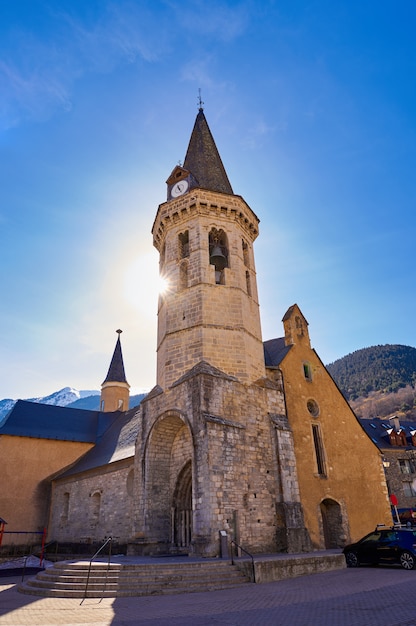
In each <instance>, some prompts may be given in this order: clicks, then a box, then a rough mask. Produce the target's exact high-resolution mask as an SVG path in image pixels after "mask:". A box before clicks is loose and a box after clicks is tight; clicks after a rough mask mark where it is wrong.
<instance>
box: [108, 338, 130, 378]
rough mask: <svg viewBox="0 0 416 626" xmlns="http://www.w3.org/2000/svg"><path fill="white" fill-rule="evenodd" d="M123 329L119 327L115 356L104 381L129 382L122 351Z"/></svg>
mask: <svg viewBox="0 0 416 626" xmlns="http://www.w3.org/2000/svg"><path fill="white" fill-rule="evenodd" d="M122 332H123V331H122V330H120V329H118V330H116V333H118V337H117V343H116V347H115V348H114V354H113V358H112V359H111V363H110V367H109V368H108V373H107V377H106V379H105V381H104V382H103V385H104V383H110V382H111V383H112V382H117V383H127V380H126V374H125V372H124V363H123V354H122V352H121V342H120V334H121V333H122Z"/></svg>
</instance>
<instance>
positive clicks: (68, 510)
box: [49, 458, 134, 544]
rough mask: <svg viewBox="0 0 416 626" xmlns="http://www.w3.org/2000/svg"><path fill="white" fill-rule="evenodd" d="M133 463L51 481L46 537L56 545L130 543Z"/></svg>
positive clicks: (118, 464) (127, 460)
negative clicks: (68, 543) (112, 541)
mask: <svg viewBox="0 0 416 626" xmlns="http://www.w3.org/2000/svg"><path fill="white" fill-rule="evenodd" d="M133 484H134V466H133V459H132V458H130V459H126V460H123V461H119V462H116V463H113V464H111V465H107V466H104V467H98V468H96V469H95V470H93V471H90V472H85V473H82V474H75V475H73V476H68V477H65V478H61V479H58V480H56V481H54V486H53V494H52V506H51V512H50V518H49V536H52V537H53V539H55V540H56V541H59V542H71V541H79V542H81V543H90V542H95V541H102V540H103V539H105V538H106V537H110V536H111V537H113V538H114V539H115V540H116V541H117V542H118V543H119V544H125V543H127V542H128V541H130V539H131V525H132V524H131V520H132V510H133V492H134V489H133Z"/></svg>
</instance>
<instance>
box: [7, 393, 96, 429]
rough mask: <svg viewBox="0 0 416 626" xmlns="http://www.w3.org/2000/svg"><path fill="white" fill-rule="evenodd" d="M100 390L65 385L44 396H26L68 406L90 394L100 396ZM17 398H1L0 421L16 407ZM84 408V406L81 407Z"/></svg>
mask: <svg viewBox="0 0 416 626" xmlns="http://www.w3.org/2000/svg"><path fill="white" fill-rule="evenodd" d="M99 395H100V392H99V391H97V390H92V391H78V390H77V389H73V387H64V388H63V389H60V390H59V391H55V392H54V393H51V394H50V395H49V396H43V397H41V398H25V400H28V401H29V402H38V403H39V404H53V405H55V406H68V405H71V404H72V403H73V402H77V401H78V400H80V399H81V398H89V397H90V396H99ZM16 402H17V400H12V399H10V398H5V399H4V400H0V422H1V421H2V420H3V418H4V417H5V416H6V415H7V414H8V412H9V411H11V409H12V408H13V407H14V405H15V404H16ZM79 408H82V407H79Z"/></svg>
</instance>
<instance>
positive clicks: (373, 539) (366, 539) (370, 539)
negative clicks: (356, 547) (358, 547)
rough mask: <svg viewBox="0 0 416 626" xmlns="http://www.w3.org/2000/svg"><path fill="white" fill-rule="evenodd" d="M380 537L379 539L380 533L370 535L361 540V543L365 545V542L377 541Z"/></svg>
mask: <svg viewBox="0 0 416 626" xmlns="http://www.w3.org/2000/svg"><path fill="white" fill-rule="evenodd" d="M380 537H381V533H380V532H377V533H371V535H367V537H364V539H363V540H362V543H367V541H378V540H379V539H380Z"/></svg>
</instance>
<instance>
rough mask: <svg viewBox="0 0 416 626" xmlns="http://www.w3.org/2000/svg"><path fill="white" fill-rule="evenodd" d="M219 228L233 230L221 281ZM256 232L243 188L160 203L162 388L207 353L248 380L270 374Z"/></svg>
mask: <svg viewBox="0 0 416 626" xmlns="http://www.w3.org/2000/svg"><path fill="white" fill-rule="evenodd" d="M213 231H214V232H215V233H223V234H224V237H225V238H226V242H225V243H224V244H223V251H224V254H225V255H226V257H227V265H226V267H224V268H223V270H222V277H221V283H220V284H217V283H216V275H215V272H216V268H215V266H214V264H212V263H211V262H210V248H209V237H210V233H212V232H213ZM185 234H186V241H187V244H186V249H184V245H183V243H182V241H183V236H184V235H185ZM257 234H258V219H257V217H256V216H255V215H254V213H253V212H252V211H251V209H250V208H249V207H248V205H247V204H246V203H245V202H244V200H243V199H242V198H240V197H239V196H230V195H226V194H221V193H216V192H212V191H207V190H201V189H193V190H192V192H190V193H189V194H186V195H185V196H183V197H181V198H178V199H175V200H172V201H170V202H167V203H165V204H163V205H161V206H160V207H159V209H158V212H157V216H156V220H155V223H154V226H153V241H154V244H155V246H156V247H157V249H158V250H159V252H160V273H161V275H162V276H163V277H164V278H165V279H166V280H167V282H168V289H167V290H166V293H165V294H164V295H163V296H162V297H161V298H160V301H159V310H158V345H157V351H158V352H157V364H158V365H157V384H158V385H159V386H160V387H161V388H162V389H165V388H167V387H169V386H170V385H172V383H174V382H175V381H176V380H177V379H178V378H179V377H180V376H181V375H182V374H184V373H185V372H186V371H188V370H189V369H191V368H192V367H193V366H194V365H196V364H197V363H199V362H200V361H207V362H208V363H210V364H211V365H213V366H214V367H217V368H218V369H220V370H221V371H223V372H225V373H227V374H230V375H232V376H236V377H237V378H238V379H239V380H241V381H243V382H247V383H251V382H254V381H255V380H257V379H258V378H261V377H264V376H265V370H264V357H263V344H262V338H261V328H260V315H259V304H258V295H257V283H256V273H255V265H254V254H253V247H252V246H253V241H254V239H255V237H256V236H257ZM181 236H182V237H181Z"/></svg>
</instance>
